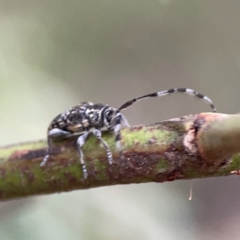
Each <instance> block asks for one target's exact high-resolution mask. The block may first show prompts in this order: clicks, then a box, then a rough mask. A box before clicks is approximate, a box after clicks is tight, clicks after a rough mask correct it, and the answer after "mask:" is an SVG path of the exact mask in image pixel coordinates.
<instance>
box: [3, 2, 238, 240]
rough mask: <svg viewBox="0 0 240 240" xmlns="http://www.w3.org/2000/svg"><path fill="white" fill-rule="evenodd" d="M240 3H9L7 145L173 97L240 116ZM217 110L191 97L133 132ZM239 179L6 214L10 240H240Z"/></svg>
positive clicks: (108, 190)
mask: <svg viewBox="0 0 240 240" xmlns="http://www.w3.org/2000/svg"><path fill="white" fill-rule="evenodd" d="M239 22H240V1H234V0H228V1H225V0H218V1H217V0H210V1H204V0H182V1H179V0H175V1H172V0H148V1H144V0H121V1H120V0H119V1H117V0H101V1H99V0H88V1H87V0H78V1H74V0H68V1H64V0H58V1H56V0H52V1H46V0H42V1H36V0H31V1H30V0H22V1H5V0H0V111H1V114H0V123H1V128H0V132H1V134H0V144H1V145H7V144H10V143H16V142H23V141H28V140H36V139H41V138H45V137H46V129H47V127H48V124H49V122H50V121H51V120H52V118H53V117H55V115H57V114H58V113H60V112H62V111H64V110H66V109H68V108H69V107H71V106H73V105H76V104H78V103H80V102H81V101H93V102H102V103H108V104H110V105H112V106H116V107H118V106H120V104H121V103H123V102H124V101H126V100H129V99H131V98H132V97H135V96H141V95H142V94H146V93H151V92H154V91H159V90H165V89H168V88H172V87H188V88H193V89H196V90H197V91H199V92H201V93H204V94H206V95H208V96H209V97H211V98H212V99H213V101H214V102H215V104H216V106H217V108H218V110H219V112H224V113H236V112H238V111H239V105H238V102H239V96H238V93H239V86H240V27H239ZM202 111H210V108H209V107H208V106H206V105H205V104H204V103H203V102H202V101H197V100H195V99H193V98H189V97H187V96H186V97H183V96H182V95H174V96H173V95H172V96H170V97H166V98H161V99H150V100H146V101H142V102H140V103H138V104H136V105H135V106H134V107H133V108H131V109H129V110H127V111H126V112H125V116H126V117H127V118H128V120H129V122H130V123H131V124H132V125H134V124H140V123H154V122H157V121H160V120H163V119H168V118H172V117H177V116H181V115H184V114H190V113H197V112H202ZM239 181H240V180H239V178H234V177H225V178H212V179H201V180H194V181H193V200H192V201H188V194H189V181H177V182H171V183H164V184H156V183H155V184H154V183H152V184H150V183H148V184H140V185H126V186H112V187H102V188H96V189H91V190H82V191H74V192H70V193H62V194H53V195H48V196H40V197H32V198H28V199H21V200H15V201H11V202H5V203H1V204H0V239H1V240H11V239H19V240H22V239H24V240H25V239H31V240H48V239H58V240H66V239H71V240H75V239H86V240H88V239H89V240H90V239H91V240H92V239H98V240H108V239H109V240H110V239H111V240H120V239H121V240H122V239H126V240H130V239H138V240H146V239H148V240H156V239H167V240H168V239H170V240H171V239H196V240H200V239H201V240H202V239H204V240H208V239H209V240H211V239H219V240H224V239H231V240H234V239H236V240H237V239H239V225H240V217H239V208H240V184H239Z"/></svg>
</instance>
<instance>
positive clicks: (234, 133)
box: [0, 113, 240, 200]
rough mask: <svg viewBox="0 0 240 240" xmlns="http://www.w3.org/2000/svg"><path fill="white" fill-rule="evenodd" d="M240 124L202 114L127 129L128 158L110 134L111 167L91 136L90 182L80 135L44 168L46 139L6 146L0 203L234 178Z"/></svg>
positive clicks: (239, 158) (60, 145)
mask: <svg viewBox="0 0 240 240" xmlns="http://www.w3.org/2000/svg"><path fill="white" fill-rule="evenodd" d="M239 126H240V116H239V115H225V114H220V113H202V114H196V115H190V116H185V117H181V118H176V119H172V120H168V121H164V122H160V123H157V124H153V125H150V126H135V127H131V128H125V129H122V131H121V135H122V140H121V143H122V147H123V154H124V158H120V156H119V153H118V152H117V151H116V149H115V140H114V136H113V134H111V133H107V134H104V135H103V137H104V140H106V142H107V143H108V145H109V146H110V148H111V150H112V152H113V164H112V165H109V163H108V161H107V157H106V152H105V150H104V148H103V146H102V145H101V143H100V142H99V141H98V140H97V139H96V138H94V137H90V138H89V139H88V141H87V143H86V144H85V145H84V147H83V151H84V155H85V160H86V165H87V170H88V174H89V176H88V178H87V179H83V174H82V168H81V165H80V161H79V156H78V152H77V150H76V137H72V138H69V139H66V140H64V141H63V140H62V141H60V142H56V143H54V149H53V154H52V155H51V157H50V158H49V160H48V162H47V164H46V166H45V167H40V163H41V161H42V160H43V157H44V156H45V154H46V141H38V142H29V143H23V144H16V145H12V146H7V147H2V148H0V179H1V181H0V200H6V199H12V198H17V197H23V196H32V195H36V194H45V193H55V192H62V191H71V190H74V189H86V188H92V187H100V186H106V185H114V184H130V183H143V182H164V181H172V180H177V179H191V178H202V177H211V176H226V175H231V173H232V171H234V170H238V169H240V155H239V154H238V152H240V145H239V146H238V142H239V141H238V139H240V127H239ZM226 139H227V140H228V143H226V144H225V146H226V147H225V148H224V141H225V140H226ZM235 140H236V141H235ZM216 143H217V144H216ZM229 143H231V144H229ZM233 145H234V146H233Z"/></svg>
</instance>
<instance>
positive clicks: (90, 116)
mask: <svg viewBox="0 0 240 240" xmlns="http://www.w3.org/2000/svg"><path fill="white" fill-rule="evenodd" d="M171 93H186V94H188V95H191V96H194V97H197V98H200V99H203V100H205V102H207V103H208V104H209V105H210V107H211V108H212V111H213V112H216V111H217V109H216V108H215V106H214V104H213V102H212V100H211V99H210V98H208V97H207V96H204V95H202V94H201V93H198V92H196V91H194V90H192V89H189V88H172V89H169V90H164V91H161V92H155V93H151V94H147V95H144V96H141V97H137V98H134V99H132V100H129V101H127V102H125V103H124V104H123V105H122V106H121V107H119V108H113V107H110V106H109V105H105V104H101V103H97V104H93V103H91V102H83V103H81V104H80V105H77V106H74V107H73V108H71V109H69V110H67V111H66V112H64V113H62V114H59V115H58V116H57V117H55V118H54V119H53V120H52V122H51V124H50V126H49V127H48V136H47V137H48V154H47V155H46V156H45V157H44V159H43V161H42V162H41V165H40V166H41V167H42V166H44V165H45V164H46V163H47V160H48V158H49V155H50V154H51V152H52V149H51V147H52V141H51V140H52V139H58V138H64V137H70V136H73V135H76V134H77V135H79V137H78V139H77V148H78V151H79V156H80V163H81V165H82V169H83V174H84V178H85V179H86V178H87V176H88V174H87V168H86V164H85V162H84V154H83V151H82V146H83V145H84V144H85V142H86V140H87V137H88V135H89V133H92V134H93V135H94V136H95V137H97V138H98V139H99V140H100V141H101V143H102V145H103V146H104V148H105V150H106V153H107V158H108V162H109V164H112V162H113V160H112V153H111V150H110V148H109V146H108V144H107V143H106V142H105V141H104V140H103V138H102V132H104V131H112V132H114V134H115V136H116V137H115V141H116V148H117V149H118V150H119V152H120V153H121V144H120V141H121V135H120V130H121V125H122V124H123V125H125V126H129V124H128V122H127V120H126V118H125V117H124V115H123V114H122V113H121V110H123V109H126V108H128V107H130V106H131V105H132V104H133V103H135V102H137V101H139V100H142V99H145V98H150V97H162V96H166V95H169V94H171Z"/></svg>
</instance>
